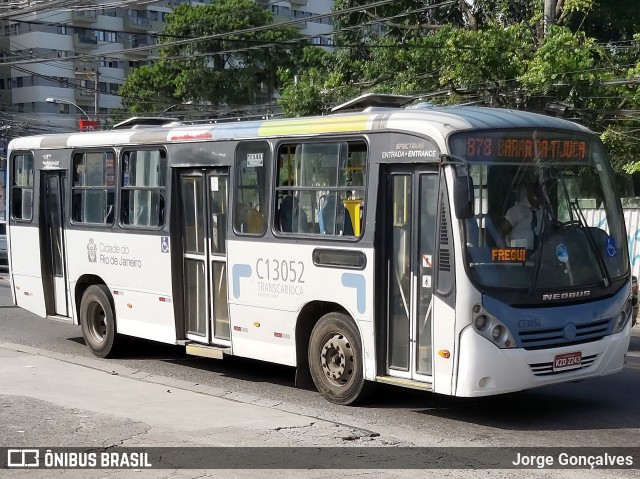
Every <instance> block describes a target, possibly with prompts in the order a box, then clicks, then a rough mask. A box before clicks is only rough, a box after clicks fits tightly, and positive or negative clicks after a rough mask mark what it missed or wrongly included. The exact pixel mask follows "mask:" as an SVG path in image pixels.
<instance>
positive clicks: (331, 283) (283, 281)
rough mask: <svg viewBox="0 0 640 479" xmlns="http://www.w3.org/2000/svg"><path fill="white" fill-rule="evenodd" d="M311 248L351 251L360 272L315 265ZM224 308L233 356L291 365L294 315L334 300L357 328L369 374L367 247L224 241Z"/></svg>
mask: <svg viewBox="0 0 640 479" xmlns="http://www.w3.org/2000/svg"><path fill="white" fill-rule="evenodd" d="M317 248H322V249H340V250H343V251H344V250H347V249H353V250H354V251H360V252H362V253H363V254H364V255H365V256H366V258H367V264H366V267H365V269H364V270H356V269H345V268H329V267H318V266H316V265H314V263H313V260H312V256H313V251H314V250H315V249H317ZM227 252H228V262H229V276H230V278H229V311H230V317H231V334H232V343H233V354H234V355H237V356H243V357H247V358H254V359H261V360H265V361H272V362H277V363H281V364H287V365H291V366H295V365H296V353H295V350H296V349H295V331H296V322H297V319H298V315H299V313H300V311H301V310H302V308H303V307H304V306H305V304H307V303H309V302H311V301H326V302H332V303H337V304H339V305H340V306H342V307H343V308H345V309H346V310H347V312H348V313H349V314H350V315H351V316H352V317H353V319H354V320H355V322H356V325H357V326H358V329H359V330H360V337H361V339H362V346H363V355H364V363H365V377H366V378H367V379H374V378H375V347H374V335H373V287H374V285H373V275H374V258H373V250H362V249H359V248H354V247H336V246H334V245H331V244H326V245H318V244H315V245H307V244H283V243H275V242H273V243H268V247H264V248H261V247H260V246H259V245H258V244H256V242H255V241H251V242H249V241H233V240H231V241H229V242H228V243H227Z"/></svg>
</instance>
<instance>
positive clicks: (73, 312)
mask: <svg viewBox="0 0 640 479" xmlns="http://www.w3.org/2000/svg"><path fill="white" fill-rule="evenodd" d="M392 102H393V99H390V98H389V97H378V96H374V95H370V96H367V97H365V98H363V99H360V100H359V101H354V102H350V103H349V104H347V105H345V108H343V109H348V108H351V109H353V110H355V111H352V112H349V111H346V112H345V111H342V112H337V113H336V114H332V115H328V116H323V117H315V118H295V119H282V120H280V119H278V120H274V119H271V120H264V121H257V122H254V121H251V122H232V123H224V122H222V123H213V122H212V123H210V124H196V125H187V124H176V123H174V124H169V125H166V126H156V127H149V126H148V125H147V126H145V127H141V128H139V127H136V126H133V127H127V125H126V124H125V125H120V126H119V127H118V128H114V129H113V130H110V131H101V132H91V133H86V132H85V133H70V134H64V135H43V136H33V137H26V138H19V139H15V140H13V141H12V142H11V144H10V157H9V168H8V169H9V185H10V199H9V205H10V214H9V243H10V245H9V246H10V247H9V251H10V267H11V287H12V292H13V297H14V300H15V303H16V304H17V305H18V306H20V307H22V308H25V309H27V310H29V311H32V312H33V313H35V314H37V315H40V316H43V317H56V318H58V319H60V318H64V319H66V320H68V321H69V322H72V323H73V324H78V325H80V326H81V327H82V332H83V336H84V339H85V341H86V343H87V345H88V346H89V347H90V348H91V350H92V351H93V352H94V353H95V354H96V355H97V356H101V357H107V356H113V355H115V354H116V353H117V351H118V348H119V347H121V346H122V344H123V342H122V337H123V336H133V337H137V338H145V339H149V340H154V341H160V342H164V343H169V344H179V345H184V346H185V347H186V351H187V352H188V353H191V354H196V355H202V356H207V357H214V358H222V357H224V356H225V355H234V356H241V357H246V358H254V359H258V360H263V361H270V362H274V363H278V364H283V365H290V366H294V367H296V368H297V370H296V371H297V373H296V381H298V382H300V383H304V382H305V381H309V379H312V380H313V382H314V383H315V385H316V387H317V389H318V390H319V391H320V392H321V393H322V394H323V395H324V396H325V397H326V398H327V399H328V400H329V401H332V402H335V403H339V404H350V403H353V402H354V401H356V400H359V399H362V398H363V397H364V392H365V391H367V390H369V389H370V385H371V384H372V383H374V382H382V383H391V384H396V385H400V386H405V387H411V388H417V389H423V390H428V391H433V392H435V393H440V394H445V395H454V396H465V397H470V396H485V395H493V394H499V393H507V392H511V391H519V390H523V389H528V388H533V387H537V386H543V385H548V384H553V383H560V382H566V381H576V380H579V379H584V378H589V377H596V376H602V375H606V374H610V373H615V372H618V371H621V370H622V368H623V364H624V358H625V353H626V351H627V348H628V344H629V335H630V327H631V326H630V316H631V302H630V294H631V278H630V272H629V255H628V247H627V240H626V235H625V228H624V219H623V215H622V209H621V205H620V201H619V199H618V198H617V197H616V195H615V193H614V190H613V182H612V170H611V167H610V164H609V161H608V159H607V156H606V153H605V150H604V148H603V146H602V144H601V142H600V141H599V139H598V137H597V136H596V135H595V134H593V133H592V132H590V131H588V130H587V129H586V128H584V127H582V126H579V125H577V124H574V123H571V122H568V121H564V120H561V119H557V118H551V117H547V116H541V115H536V114H530V113H524V112H520V111H509V110H501V109H490V108H482V107H449V108H437V107H431V106H429V105H418V106H416V107H413V108H402V107H392V106H389V103H392ZM376 103H377V104H379V105H380V104H382V105H387V106H384V107H379V106H378V107H372V108H361V107H364V106H366V105H371V104H373V105H376ZM525 184H528V185H531V184H536V185H537V195H538V196H539V205H538V215H537V218H538V219H537V224H536V225H532V228H533V229H534V230H535V231H534V233H533V236H532V237H533V238H534V241H533V243H532V244H526V242H523V241H522V240H521V239H518V238H515V237H511V238H510V237H509V235H511V236H513V233H509V234H507V235H506V237H505V235H504V233H505V231H506V229H505V228H504V226H505V224H506V223H505V215H506V216H507V217H510V218H511V219H512V220H513V218H512V217H513V214H512V213H508V212H509V211H510V210H511V208H512V207H513V206H514V205H519V206H518V208H521V209H522V208H523V205H524V206H525V207H526V205H527V204H528V203H527V201H528V200H527V195H526V190H525V189H524V185H525ZM587 207H588V208H592V207H595V208H598V209H603V210H604V211H605V212H606V215H605V219H606V221H604V222H603V224H602V226H601V227H590V226H588V225H587V223H586V220H585V217H584V214H583V208H587ZM524 212H525V213H527V210H526V208H525V210H524Z"/></svg>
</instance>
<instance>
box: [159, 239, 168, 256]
mask: <svg viewBox="0 0 640 479" xmlns="http://www.w3.org/2000/svg"><path fill="white" fill-rule="evenodd" d="M160 251H162V252H163V253H168V252H169V237H168V236H161V237H160Z"/></svg>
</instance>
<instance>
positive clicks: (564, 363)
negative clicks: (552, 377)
mask: <svg viewBox="0 0 640 479" xmlns="http://www.w3.org/2000/svg"><path fill="white" fill-rule="evenodd" d="M580 363H582V353H581V352H580V351H576V352H575V353H565V354H558V355H557V356H556V357H555V358H553V370H554V371H561V370H563V369H572V368H576V367H579V366H580Z"/></svg>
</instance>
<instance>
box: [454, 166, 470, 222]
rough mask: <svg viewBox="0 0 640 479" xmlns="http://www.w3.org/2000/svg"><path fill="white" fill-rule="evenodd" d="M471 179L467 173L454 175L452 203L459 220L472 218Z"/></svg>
mask: <svg viewBox="0 0 640 479" xmlns="http://www.w3.org/2000/svg"><path fill="white" fill-rule="evenodd" d="M473 199H474V198H473V180H472V179H471V176H469V175H462V176H456V177H455V180H454V183H453V203H454V207H455V212H456V217H457V218H458V219H459V220H468V219H470V218H473V202H474V201H473Z"/></svg>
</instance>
